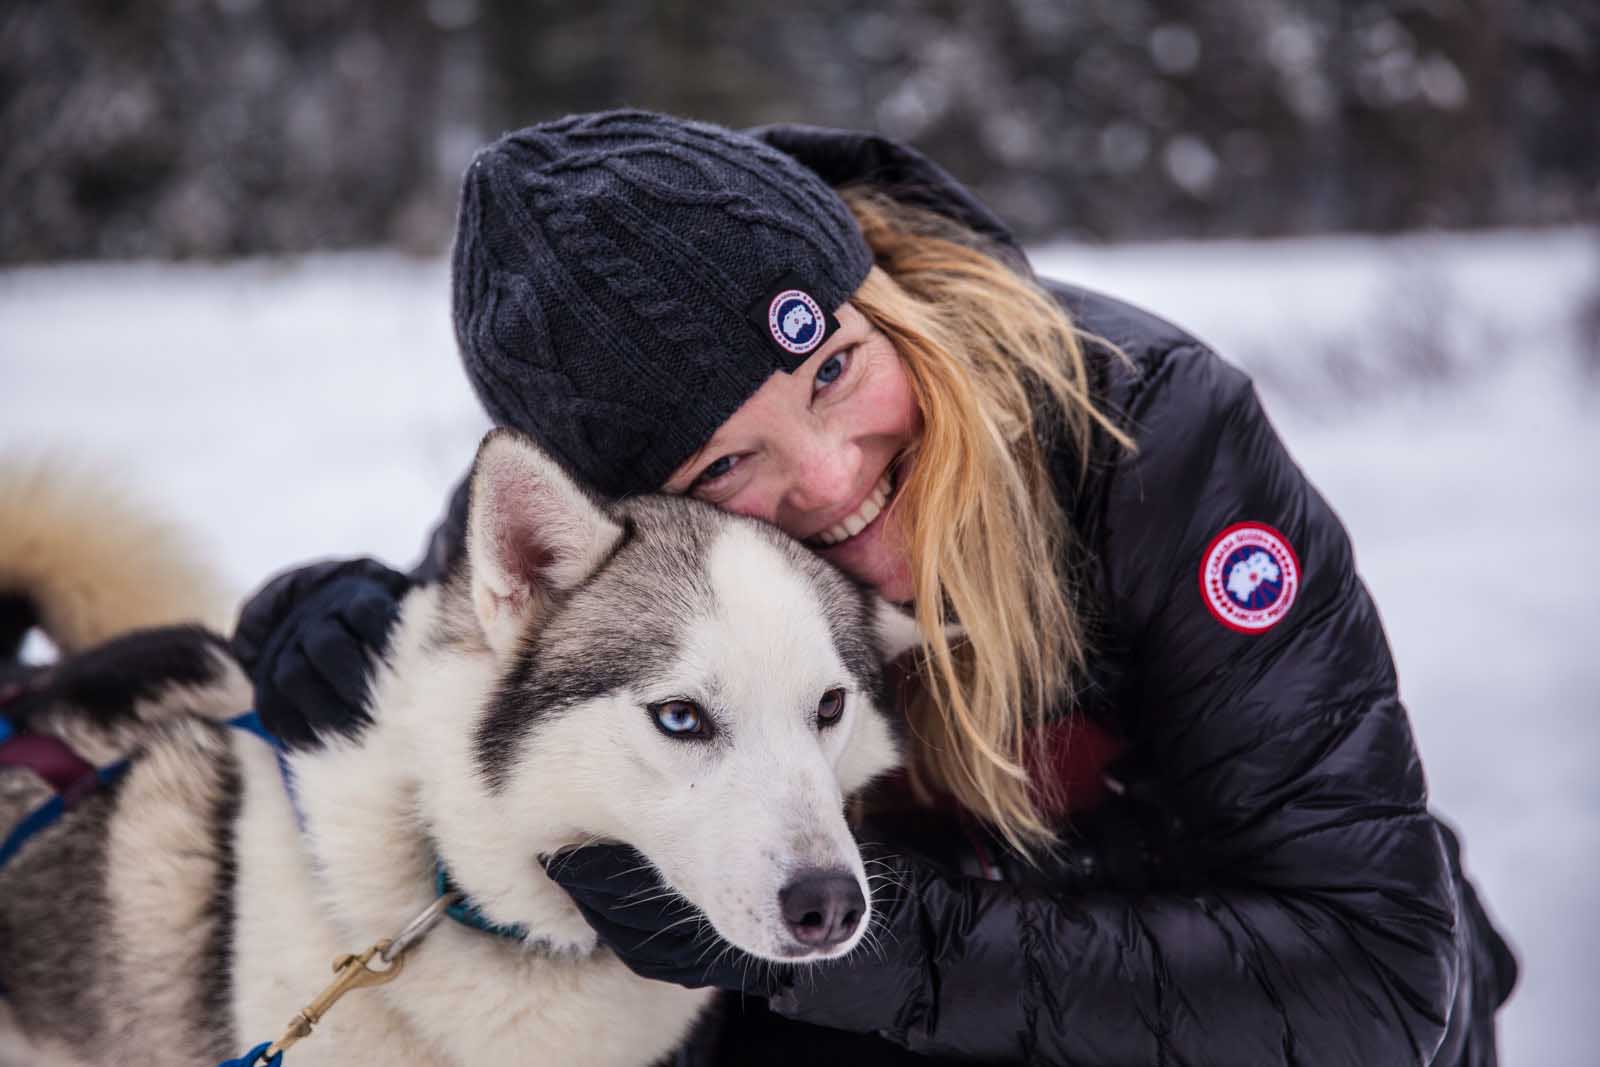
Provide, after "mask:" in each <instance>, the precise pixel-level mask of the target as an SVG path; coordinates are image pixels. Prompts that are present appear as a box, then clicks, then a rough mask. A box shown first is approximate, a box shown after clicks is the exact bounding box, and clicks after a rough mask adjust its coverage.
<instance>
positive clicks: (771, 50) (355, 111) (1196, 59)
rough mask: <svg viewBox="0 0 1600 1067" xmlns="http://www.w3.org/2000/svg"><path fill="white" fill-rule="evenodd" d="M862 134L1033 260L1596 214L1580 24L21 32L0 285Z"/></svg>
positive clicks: (469, 14) (229, 10)
mask: <svg viewBox="0 0 1600 1067" xmlns="http://www.w3.org/2000/svg"><path fill="white" fill-rule="evenodd" d="M621 105H630V106H640V107H648V108H653V109H658V110H666V111H673V112H679V113H684V114H690V115H694V116H698V117H702V118H708V119H712V120H716V121H720V122H723V123H727V124H730V125H735V126H740V125H749V124H756V123H763V122H774V121H805V122H813V123H819V124H826V125H837V126H851V127H867V128H874V129H877V130H880V131H882V132H883V133H886V134H889V135H890V136H893V137H897V138H903V139H905V140H908V141H910V142H911V143H913V144H915V145H917V146H918V147H920V148H922V149H923V150H925V151H927V152H928V153H929V154H931V155H932V156H933V157H934V158H936V159H938V160H939V161H940V162H942V163H943V164H944V165H945V166H947V167H948V168H949V169H950V170H951V171H953V172H954V173H955V174H956V175H957V176H958V177H960V178H962V179H964V180H965V181H967V182H969V183H970V184H971V185H972V186H974V187H975V188H976V189H977V191H978V193H979V194H980V195H981V196H982V197H983V198H984V199H985V200H987V201H988V202H989V203H990V204H991V205H992V206H994V207H995V208H996V209H997V210H998V211H999V213H1000V214H1001V216H1002V217H1004V218H1005V219H1007V220H1008V221H1010V222H1011V223H1012V224H1013V225H1015V226H1016V227H1017V229H1018V230H1019V232H1020V233H1021V235H1022V236H1023V237H1024V238H1025V239H1026V240H1029V241H1034V242H1037V241H1040V240H1044V239H1047V238H1055V237H1067V238H1075V239H1080V240H1105V241H1121V240H1126V239H1135V238H1151V237H1206V236H1224V235H1226V236H1272V235H1285V234H1305V233H1326V232H1348V231H1357V232H1375V233H1388V232H1394V231H1400V230H1411V229H1419V228H1423V229H1428V228H1449V229H1462V228H1478V227H1501V226H1539V225H1546V224H1558V223H1568V222H1572V221H1575V220H1581V219H1584V218H1588V217H1591V216H1592V215H1593V214H1594V209H1595V208H1596V206H1597V202H1600V3H1594V2H1592V0H1584V2H1572V0H1367V2H1361V3H1352V2H1346V0H1212V2H1208V3H1204V4H1190V3H1183V2H1179V0H1093V2H1089V0H1085V2H1066V0H984V2H957V0H891V2H885V3H874V4H862V3H857V2H846V0H818V2H813V3H804V4H795V3H773V2H766V0H694V2H670V0H669V2H656V3H651V2H644V0H533V2H518V0H426V2H404V0H276V2H272V0H143V2H140V3H136V4H119V3H109V2H107V0H50V2H42V0H20V2H14V3H9V4H6V5H5V7H4V10H3V12H0V143H3V144H4V145H5V146H6V147H5V151H4V153H3V155H0V202H3V203H4V204H5V205H6V207H5V211H4V213H3V214H0V262H4V263H19V262H30V261H41V260H62V259H84V258H103V257H109V258H118V259H122V258H147V257H156V258H187V257H204V258H211V257H232V256H236V255H242V254H256V253H283V252H299V251H306V250H312V249H329V248H349V247H373V246H391V247H398V248H402V249H406V250H412V251H417V252H425V253H436V252H438V251H440V250H441V249H442V248H443V247H444V246H445V244H446V243H447V242H448V239H449V234H450V231H451V225H452V222H453V213H454V197H455V187H456V182H457V178H458V176H459V174H460V172H461V169H462V168H463V167H464V165H465V163H466V161H467V159H468V158H469V156H470V154H471V152H472V150H473V149H474V148H475V147H476V146H477V145H479V144H480V143H483V142H485V141H487V140H489V139H491V138H492V137H494V136H495V135H497V134H498V133H499V132H501V131H502V130H505V129H510V128H513V127H516V126H521V125H525V124H527V123H529V122H532V121H536V120H538V119H542V118H548V117H554V116H558V115H561V114H565V113H567V112H570V111H580V110H587V109H593V108H601V107H611V106H621Z"/></svg>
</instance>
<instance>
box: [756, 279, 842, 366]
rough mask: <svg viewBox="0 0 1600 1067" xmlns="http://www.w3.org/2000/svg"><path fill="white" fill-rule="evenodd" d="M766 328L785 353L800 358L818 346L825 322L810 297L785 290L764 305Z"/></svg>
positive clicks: (806, 294) (798, 291)
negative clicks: (765, 308)
mask: <svg viewBox="0 0 1600 1067" xmlns="http://www.w3.org/2000/svg"><path fill="white" fill-rule="evenodd" d="M767 328H768V329H770V330H771V331H772V339H773V340H774V341H776V342H778V344H780V345H782V346H783V347H784V348H785V349H787V350H788V351H790V352H793V353H795V354H796V355H800V356H803V355H805V354H806V353H807V352H810V351H811V350H812V349H813V348H816V347H817V346H818V345H820V344H821V343H822V335H823V334H825V333H827V331H828V320H827V318H826V317H825V316H824V315H823V314H822V308H821V307H820V306H819V305H818V304H817V302H816V301H815V300H813V299H811V296H810V294H808V293H805V292H802V291H801V290H799V289H785V290H784V291H783V292H781V293H779V294H778V295H777V296H775V297H773V298H772V303H771V304H769V305H767Z"/></svg>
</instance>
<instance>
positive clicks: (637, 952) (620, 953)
mask: <svg viewBox="0 0 1600 1067" xmlns="http://www.w3.org/2000/svg"><path fill="white" fill-rule="evenodd" d="M541 859H542V860H543V862H544V868H545V870H546V871H547V872H548V873H549V875H550V877H551V878H552V879H554V880H555V883H556V884H557V885H559V886H560V887H561V888H562V889H565V890H566V891H567V893H568V894H570V895H571V897H572V899H573V900H574V901H575V902H576V903H577V905H578V910H579V911H581V912H583V917H584V918H585V919H587V920H588V922H589V925H590V926H592V927H594V932H595V933H596V934H599V935H600V943H601V944H603V945H605V946H606V947H607V948H609V949H610V950H611V951H612V952H615V953H616V954H617V958H618V959H620V960H621V961H622V962H623V963H625V964H627V966H628V968H629V969H630V970H632V971H633V973H634V974H637V975H639V976H640V977H643V978H653V979H655V980H656V981H658V982H672V983H675V984H677V985H681V986H687V987H688V988H690V989H699V988H702V987H704V986H712V987H715V988H717V989H727V990H732V991H734V992H743V993H746V994H749V995H751V996H762V997H767V996H771V995H772V994H773V993H775V992H777V991H778V990H779V989H782V988H783V987H784V986H785V985H786V984H787V981H788V978H789V977H790V975H791V974H792V969H791V968H790V967H788V966H787V965H784V964H774V963H769V962H767V961H766V960H758V959H756V958H755V957H753V956H750V955H748V954H747V953H745V952H741V951H740V950H739V949H737V948H734V947H733V946H732V945H730V944H728V942H726V941H724V940H723V939H722V938H721V936H719V935H718V934H717V932H716V930H714V929H713V928H712V926H711V923H710V922H708V921H707V920H706V917H705V914H704V913H703V912H701V911H700V909H699V908H696V907H695V906H694V905H693V904H691V903H689V901H687V900H685V899H684V898H683V897H682V896H680V895H679V894H677V893H676V892H674V891H673V890H671V889H670V888H668V887H667V886H666V885H665V884H664V883H663V882H662V881H661V878H660V877H659V876H658V875H657V874H656V871H655V868H654V867H652V866H651V865H650V861H649V860H647V859H645V858H644V856H643V855H642V854H641V853H639V852H638V851H637V850H635V849H634V848H632V847H631V846H629V845H616V844H598V845H586V846H584V847H582V848H571V849H565V850H563V851H561V852H558V853H556V854H555V855H554V856H547V857H541Z"/></svg>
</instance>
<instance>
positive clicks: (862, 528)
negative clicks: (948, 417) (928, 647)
mask: <svg viewBox="0 0 1600 1067" xmlns="http://www.w3.org/2000/svg"><path fill="white" fill-rule="evenodd" d="M836 317H837V318H838V320H839V329H838V331H837V332H836V333H835V334H834V335H833V336H832V337H830V338H828V343H827V344H825V345H823V346H822V347H821V348H819V349H817V351H816V352H813V353H812V354H811V358H810V359H808V360H806V362H805V363H803V364H801V365H800V367H799V368H798V369H797V370H795V371H794V372H793V373H791V374H784V373H781V372H780V373H777V374H774V375H773V376H772V377H770V378H768V379H767V380H766V382H765V383H764V384H763V385H762V386H761V388H760V389H758V390H756V392H755V393H754V395H752V396H751V397H750V399H749V400H746V401H745V402H744V404H743V405H742V406H740V408H739V410H737V411H735V412H734V413H733V415H732V416H730V417H729V419H728V420H727V421H726V422H724V423H723V424H722V425H721V426H720V427H719V428H718V429H717V432H716V433H715V434H713V435H712V437H711V440H710V441H708V442H707V443H706V445H705V447H704V448H702V449H701V450H700V451H699V452H697V453H696V454H695V455H693V456H691V457H690V458H689V460H688V461H687V462H686V463H684V465H683V466H682V467H679V468H678V470H677V471H675V472H674V473H673V475H672V477H671V478H669V479H668V480H667V484H666V486H665V487H664V488H665V490H666V491H667V492H669V493H685V494H689V495H692V496H696V497H699V498H700V499H702V500H706V501H709V502H711V503H713V504H715V505H716V506H717V507H719V508H722V509H724V510H725V511H733V512H737V513H738V514H740V515H751V516H754V517H755V518H758V519H762V520H765V521H766V522H770V523H772V524H773V525H775V526H777V527H779V528H780V529H782V530H783V531H784V532H786V533H788V534H790V535H791V536H793V537H797V538H799V539H800V540H802V541H804V542H805V543H806V544H807V545H809V546H811V547H812V548H814V549H816V550H817V552H818V553H820V554H821V555H822V556H823V557H824V558H826V559H828V560H829V561H831V562H833V563H834V564H836V565H837V566H839V567H841V568H842V569H844V570H845V571H847V572H848V573H850V574H851V575H853V576H855V577H856V578H858V579H859V580H861V581H863V582H866V583H867V584H868V585H871V586H873V587H874V588H876V589H877V590H878V592H879V593H881V594H882V595H883V596H885V597H887V598H888V599H890V600H894V601H900V602H903V601H907V600H910V599H911V595H912V584H911V569H910V565H909V562H908V559H907V556H906V552H905V549H904V547H903V546H902V545H901V544H900V543H899V540H898V539H897V538H895V537H894V536H893V535H892V533H891V532H890V531H889V529H888V525H889V524H888V523H887V522H885V521H884V514H883V502H884V501H885V500H886V499H887V498H888V497H890V496H893V493H894V489H895V487H896V485H897V481H896V479H897V477H898V475H897V473H896V471H895V469H894V468H895V465H896V463H897V461H899V460H900V459H901V457H903V456H904V455H905V454H906V452H907V450H908V449H909V448H910V447H911V446H912V444H913V443H915V441H916V440H917V437H918V435H919V434H920V433H921V432H922V413H921V412H920V411H919V410H918V409H917V402H916V398H915V396H914V395H913V394H912V391H911V382H910V381H909V379H908V378H907V376H906V368H905V364H904V363H903V362H902V361H901V359H900V354H899V353H898V352H897V351H896V350H895V347H894V344H893V342H891V341H890V340H889V338H888V337H886V336H884V335H883V334H882V333H880V332H879V331H878V330H876V329H874V328H873V327H872V325H871V324H870V323H869V322H868V321H867V319H866V316H864V315H862V314H861V312H859V311H857V310H856V309H855V307H854V306H853V305H851V304H849V303H846V304H845V305H844V306H843V307H841V308H839V311H838V314H837V316H836Z"/></svg>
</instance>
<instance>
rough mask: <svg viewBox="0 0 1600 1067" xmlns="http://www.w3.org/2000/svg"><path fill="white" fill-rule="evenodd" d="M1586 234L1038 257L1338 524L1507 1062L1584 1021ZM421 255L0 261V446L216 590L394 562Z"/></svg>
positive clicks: (424, 272)
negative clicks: (1480, 901) (1384, 658)
mask: <svg viewBox="0 0 1600 1067" xmlns="http://www.w3.org/2000/svg"><path fill="white" fill-rule="evenodd" d="M1597 251H1600V240H1597V234H1596V233H1595V232H1593V231H1581V230H1573V231H1562V232H1546V233H1506V234H1490V235H1480V236H1442V237H1427V238H1420V237H1413V238H1406V239H1401V240H1391V241H1380V240H1370V239H1324V240H1307V241H1291V242H1270V243H1266V242H1264V243H1249V242H1230V243H1205V244H1155V245H1141V246H1131V247H1120V248H1109V249H1105V248H1099V249H1097V248H1088V247H1082V246H1065V247H1051V248H1047V249H1043V250H1040V251H1038V253H1037V254H1036V263H1037V264H1038V265H1039V267H1040V269H1041V271H1042V272H1043V273H1048V274H1052V275H1055V276H1058V277H1063V278H1067V279H1071V280H1073V281H1077V282H1080V283H1082V284H1087V285H1090V286H1093V287H1095V288H1099V289H1102V290H1105V291H1107V292H1112V293H1115V294H1117V295H1119V296H1122V297H1125V298H1127V299H1130V300H1133V301H1134V302H1136V303H1140V304H1143V305H1145V306H1147V307H1150V308H1152V309H1155V310H1157V311H1158V312H1159V313H1161V314H1162V315H1164V316H1165V317H1167V318H1171V319H1173V320H1175V321H1178V322H1180V323H1183V324H1184V325H1186V326H1188V327H1190V328H1191V329H1193V330H1195V331H1196V332H1198V333H1199V334H1200V335H1201V336H1202V337H1204V338H1205V339H1206V340H1208V341H1210V342H1211V343H1212V344H1213V345H1215V346H1216V347H1217V348H1218V349H1219V350H1220V351H1222V352H1223V353H1224V355H1227V356H1229V357H1230V358H1233V359H1235V360H1236V361H1237V362H1240V363H1241V364H1243V365H1244V366H1246V367H1247V369H1249V370H1251V371H1252V372H1253V373H1254V374H1255V375H1256V378H1257V381H1258V383H1259V384H1260V387H1261V392H1262V394H1263V398H1264V401H1265V403H1266V405H1267V408H1268V410H1269V412H1271V414H1272V415H1273V418H1274V420H1275V422H1276V423H1277V424H1278V426H1279V428H1280V430H1281V431H1282V433H1283V436H1284V438H1285V439H1286V441H1287V442H1288V445H1289V447H1290V449H1291V451H1292V452H1294V454H1295V455H1296V457H1297V458H1298V459H1299V461H1300V462H1301V464H1302V465H1303V467H1304V468H1305V469H1306V471H1307V472H1308V473H1309V474H1310V475H1311V477H1312V478H1313V480H1314V481H1315V482H1316V483H1317V484H1318V485H1319V486H1320V487H1321V489H1322V491H1323V493H1324V494H1325V495H1326V496H1327V497H1328V499H1329V500H1330V501H1331V502H1332V503H1333V505H1334V507H1335V508H1336V509H1337V510H1338V512H1339V513H1340V515H1341V516H1342V517H1343V518H1344V520H1345V523H1346V525H1347V526H1348V527H1349V529H1350V531H1351V535H1352V537H1353V539H1354V543H1355V546H1356V550H1357V554H1358V558H1359V560H1360V565H1361V569H1362V572H1363V574H1364V576H1365V578H1366V580H1367V583H1368V585H1369V586H1370V587H1371V588H1372V590H1373V593H1374V595H1375V597H1376V599H1377V602H1378V605H1379V607H1380V608H1381V610H1382V612H1383V617H1384V620H1385V624H1386V625H1387V627H1388V630H1389V635H1390V638H1391V641H1392V643H1393V645H1394V649H1395V654H1396V659H1397V661H1398V663H1399V668H1400V676H1401V680H1402V685H1403V691H1404V695H1405V697H1406V700H1407V703H1408V706H1409V707H1410V709H1411V713H1412V717H1413V722H1414V724H1415V727H1416V731H1417V735H1418V739H1419V743H1420V746H1421V749H1422V753H1423V759H1424V765H1425V766H1426V767H1427V770H1428V775H1429V780H1430V782H1431V785H1432V789H1433V799H1434V804H1435V806H1436V807H1437V809H1438V810H1439V811H1441V812H1442V813H1444V814H1445V815H1446V816H1447V817H1448V818H1449V819H1450V820H1452V821H1453V822H1454V823H1455V824H1456V825H1457V826H1458V827H1460V828H1461V830H1462V834H1463V839H1464V842H1465V846H1466V862H1467V865H1468V867H1469V870H1470V871H1471V872H1472V873H1473V875H1474V877H1475V879H1476V881H1477V883H1478V885H1479V887H1480V889H1481V890H1482V892H1483V895H1484V897H1485V900H1486V901H1487V904H1488V906H1489V908H1490V910H1491V912H1492V913H1493V914H1494V915H1495V916H1496V917H1497V919H1498V920H1499V921H1500V922H1501V923H1502V925H1503V926H1504V928H1505V929H1506V930H1507V931H1508V933H1509V934H1510V936H1511V938H1512V940H1513V941H1514V942H1515V944H1516V946H1517V949H1518V951H1519V954H1520V955H1521V957H1522V962H1523V977H1522V981H1521V985H1520V987H1519V989H1518V991H1517V993H1516V994H1515V996H1514V998H1513V1000H1512V1002H1511V1004H1510V1005H1509V1006H1508V1008H1507V1009H1506V1011H1505V1012H1504V1013H1503V1015H1502V1017H1501V1018H1502V1028H1501V1049H1502V1055H1503V1062H1504V1063H1506V1064H1508V1065H1511V1067H1558V1065H1561V1064H1571V1065H1574V1067H1576V1065H1579V1064H1587V1063H1590V1062H1593V1056H1594V1053H1593V1047H1594V1046H1595V1044H1596V1043H1597V1040H1596V1039H1597V1038H1600V1024H1597V1017H1600V1013H1596V1012H1595V1011H1594V1009H1593V1005H1594V1003H1595V1002H1596V998H1597V995H1600V920H1597V917H1596V907H1595V905H1594V904H1593V903H1591V899H1590V898H1591V897H1592V896H1593V894H1594V890H1595V887H1596V886H1597V885H1600V776H1597V775H1596V773H1595V771H1594V770H1593V765H1594V763H1595V761H1596V757H1597V756H1600V743H1597V742H1600V726H1597V718H1600V695H1597V694H1600V655H1597V654H1596V649H1597V641H1596V632H1597V629H1600V627H1597V626H1596V622H1595V618H1596V616H1597V615H1600V579H1597V576H1596V575H1597V569H1596V567H1595V564H1594V559H1593V557H1592V556H1590V555H1589V554H1588V553H1589V552H1591V551H1593V550H1594V549H1595V546H1596V545H1597V544H1600V492H1597V490H1600V477H1597V475H1596V473H1595V463H1596V461H1597V459H1600V426H1597V420H1596V419H1595V418H1594V417H1593V415H1594V413H1595V412H1596V411H1597V410H1600V404H1597V401H1600V381H1594V380H1592V379H1586V378H1585V377H1584V376H1583V375H1582V374H1580V373H1579V372H1578V370H1577V365H1578V358H1577V354H1576V349H1575V340H1574V337H1575V335H1574V332H1573V325H1572V322H1573V314H1574V306H1575V303H1576V301H1577V300H1578V298H1579V294H1581V293H1584V292H1588V291H1591V290H1592V289H1593V288H1594V287H1595V286H1596V285H1597V279H1596V275H1597V272H1600V256H1597ZM447 293H448V287H447V283H446V269H445V266H444V264H442V263H440V262H436V261H415V260H408V259H404V258H400V257H397V256H393V255H388V254H371V255H341V256H317V257H311V258H306V259H297V260H284V261H247V262H242V263H234V264H227V265H221V266H173V265H156V264H127V265H96V266H84V265H74V266H56V267H42V268H33V269H26V270H13V271H8V272H0V454H15V453H17V452H22V453H25V454H36V455H51V456H56V455H62V454H65V455H68V456H71V457H75V458H76V459H77V460H78V461H79V462H82V463H85V464H96V465H101V466H104V467H105V468H106V469H107V470H109V471H111V472H113V473H114V476H115V478H116V480H117V481H119V482H121V483H125V484H126V485H127V486H128V488H129V489H130V490H132V491H134V492H136V493H138V494H140V495H142V496H144V497H146V498H148V499H149V500H151V501H152V502H153V503H154V504H155V505H156V506H157V507H160V508H164V509H166V510H167V511H168V512H170V514H172V516H173V517H174V518H175V520H176V521H178V522H179V523H180V524H182V525H184V526H186V527H188V528H189V529H191V530H192V531H193V533H194V535H195V538H196V541H197V544H198V545H200V546H201V547H202V548H203V550H204V551H206V552H207V553H209V554H210V555H211V556H212V557H213V558H214V559H215V560H216V561H217V563H218V564H219V565H220V566H221V568H222V569H223V570H224V572H225V573H226V574H227V575H228V576H230V578H231V579H232V580H233V581H234V582H235V584H236V586H237V588H238V589H239V590H240V592H241V593H242V592H244V591H246V590H247V589H249V588H251V587H253V586H255V585H257V584H259V583H260V582H261V581H262V580H263V579H264V578H265V577H266V576H267V575H268V574H269V573H270V572H273V571H275V570H277V569H279V568H282V567H284V566H287V565H290V564H293V563H295V562H298V561H301V560H304V559H307V558H309V557H314V556H329V555H346V554H353V553H370V554H373V555H377V556H379V557H382V558H384V559H387V560H389V561H391V562H394V563H397V564H408V563H410V562H411V561H413V560H414V559H415V557H416V555H417V553H418V552H419V550H420V547H421V543H422V539H423V536H424V534H425V533H426V531H427V530H428V529H429V528H430V526H431V524H432V522H433V520H434V518H435V517H436V515H437V514H438V512H439V510H440V509H441V508H442V507H443V505H444V501H445V498H446V494H447V492H448V490H449V489H450V487H451V486H452V484H453V483H454V481H455V479H456V478H457V477H458V476H459V475H460V474H461V472H462V471H463V470H464V469H465V467H466V464H467V463H468V461H469V460H470V458H471V455H472V452H473V449H474V447H475V446H476V444H477V440H478V438H479V436H480V435H481V433H482V431H483V430H484V429H485V428H486V422H485V420H484V418H483V416H482V415H481V413H480V412H479V411H478V408H477V404H476V402H475V400H474V398H473V396H472V395H471V392H470V390H469V389H468V388H467V386H466V384H465V381H464V379H463V378H462V375H461V373H460V370H459V369H458V367H457V365H456V362H455V355H454V351H455V345H454V340H453V338H452V335H451V331H450V325H449V315H448V297H447Z"/></svg>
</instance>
